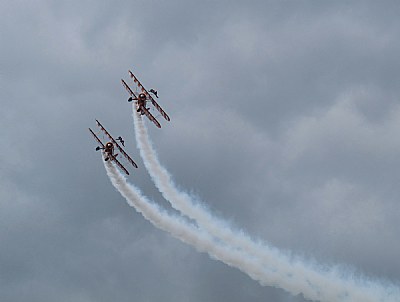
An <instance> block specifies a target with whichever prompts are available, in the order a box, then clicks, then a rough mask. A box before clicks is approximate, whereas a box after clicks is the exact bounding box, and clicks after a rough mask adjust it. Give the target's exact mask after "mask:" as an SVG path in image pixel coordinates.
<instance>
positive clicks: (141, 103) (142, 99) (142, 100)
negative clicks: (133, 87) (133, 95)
mask: <svg viewBox="0 0 400 302" xmlns="http://www.w3.org/2000/svg"><path fill="white" fill-rule="evenodd" d="M146 101H147V97H146V95H145V94H144V93H140V94H139V97H138V98H137V100H136V105H137V109H138V110H140V111H143V110H142V108H146Z"/></svg>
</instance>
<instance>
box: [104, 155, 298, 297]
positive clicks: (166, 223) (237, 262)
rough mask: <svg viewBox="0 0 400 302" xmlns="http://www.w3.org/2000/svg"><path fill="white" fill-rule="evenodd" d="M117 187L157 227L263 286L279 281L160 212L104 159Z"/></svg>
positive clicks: (232, 251) (271, 273)
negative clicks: (236, 269)
mask: <svg viewBox="0 0 400 302" xmlns="http://www.w3.org/2000/svg"><path fill="white" fill-rule="evenodd" d="M104 166H105V168H106V171H107V175H108V176H109V178H110V180H111V182H112V184H113V185H114V187H115V188H116V189H117V190H118V191H119V192H120V193H121V195H122V196H123V197H124V198H125V199H126V200H127V202H128V204H129V205H130V206H132V207H134V208H135V209H136V210H137V211H138V212H139V213H141V214H142V215H143V216H144V217H145V218H146V219H147V220H149V221H150V222H151V223H152V224H153V225H154V226H156V227H157V228H159V229H162V230H164V231H166V232H169V233H170V234H171V235H173V236H174V237H176V238H178V239H180V240H181V241H183V242H185V243H187V244H190V245H192V246H194V247H195V248H196V249H197V250H198V251H200V252H206V253H208V254H209V255H210V256H211V257H212V258H214V259H217V260H220V261H222V262H224V263H225V264H227V265H229V266H232V267H235V268H238V269H239V270H241V271H242V272H244V273H246V274H247V275H248V276H249V277H251V278H252V279H254V280H256V281H258V282H259V283H260V284H261V285H269V284H275V283H279V282H278V281H279V280H277V279H276V277H275V276H274V274H275V273H274V272H266V271H264V269H263V268H262V267H261V266H259V265H258V263H257V262H255V261H254V260H253V259H251V258H250V257H248V256H246V255H244V254H243V253H241V252H240V251H237V250H233V249H230V248H228V247H226V246H224V245H222V244H221V243H218V242H215V241H214V240H213V238H212V237H210V235H209V234H207V233H204V232H203V231H201V230H199V229H198V228H197V227H195V226H193V225H190V224H189V223H187V222H186V221H184V220H183V219H182V218H181V217H176V216H171V215H169V214H168V213H166V212H164V211H161V210H160V208H159V207H158V206H157V205H155V204H154V203H151V202H150V201H149V200H147V198H146V197H145V196H143V195H142V194H141V192H140V190H139V189H137V188H136V187H135V186H133V185H131V184H129V183H127V181H126V179H125V177H124V176H123V175H122V174H121V173H120V172H119V170H118V169H116V168H115V167H114V165H113V164H112V163H110V162H104ZM291 283H292V284H291V285H290V287H291V291H292V293H293V294H294V295H297V294H299V293H300V291H299V289H297V288H296V287H297V286H296V284H295V282H291Z"/></svg>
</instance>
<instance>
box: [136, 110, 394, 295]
mask: <svg viewBox="0 0 400 302" xmlns="http://www.w3.org/2000/svg"><path fill="white" fill-rule="evenodd" d="M133 112H134V113H133V117H134V123H135V132H136V141H137V144H138V146H139V149H140V154H141V157H142V158H143V161H144V164H145V166H146V169H147V170H148V171H149V174H150V176H151V178H152V179H153V181H154V183H155V184H156V187H157V188H158V189H159V191H160V192H161V193H162V195H163V196H164V198H165V199H167V200H168V201H169V202H170V203H171V205H172V206H173V207H174V208H175V209H177V210H179V211H180V212H181V213H183V214H185V215H187V216H188V217H190V218H192V219H194V220H196V222H197V223H198V225H199V226H200V227H201V228H203V229H205V230H207V231H208V232H209V233H210V234H212V235H213V236H215V237H217V238H220V239H221V240H223V241H224V242H225V243H226V244H228V245H230V246H232V247H235V248H237V249H239V250H241V251H244V252H246V253H247V254H248V255H251V257H257V258H258V259H259V262H258V263H259V265H260V266H263V267H265V269H266V270H268V271H270V272H274V273H275V274H277V275H278V276H279V277H278V279H279V282H280V283H278V284H270V285H274V286H277V287H281V288H284V289H286V290H288V291H289V292H292V291H291V290H290V289H289V287H290V285H289V284H288V280H289V279H290V280H293V279H295V280H296V282H297V286H298V287H299V289H298V290H300V292H302V293H303V295H304V296H305V297H306V298H308V299H313V300H320V301H338V300H339V298H340V299H341V300H343V301H347V300H348V301H400V300H399V299H400V298H397V300H388V299H393V298H394V299H396V297H399V296H400V295H396V294H395V293H398V292H399V291H398V288H395V287H394V286H392V285H386V286H383V285H378V284H376V283H373V282H370V281H368V282H367V281H359V282H356V281H355V280H354V279H351V278H350V277H347V278H344V277H343V272H341V271H340V270H335V269H330V270H327V269H324V270H321V269H319V268H317V267H313V266H312V265H310V264H306V263H305V262H304V260H301V259H296V260H295V261H290V258H289V257H288V256H286V255H284V254H283V253H282V252H281V251H279V250H278V249H276V248H273V247H270V246H267V245H265V244H260V243H257V242H255V241H253V240H252V239H251V238H249V237H248V236H247V235H245V234H244V233H243V232H241V231H235V230H232V229H231V228H230V227H229V226H228V225H226V223H223V222H222V221H220V220H218V219H216V218H215V217H213V216H212V215H211V214H210V213H209V212H208V211H207V210H206V209H205V208H204V207H202V206H201V205H200V204H195V203H193V201H192V198H191V197H190V196H189V195H188V194H187V193H185V192H181V191H180V190H178V189H177V187H176V185H175V184H174V182H173V181H172V177H171V175H170V174H169V173H168V171H167V170H166V169H165V168H164V167H163V166H161V164H160V162H159V160H158V158H157V155H156V152H155V150H154V148H153V146H152V144H151V142H150V141H149V139H148V135H147V129H146V127H145V125H144V124H143V121H142V119H141V116H140V115H138V114H137V113H136V110H134V111H133ZM361 283H363V284H361ZM310 287H312V288H313V290H314V292H313V293H307V292H308V290H309V288H310ZM360 291H361V292H362V291H363V292H364V293H367V292H368V294H366V295H365V297H364V298H362V300H359V299H358V298H359V295H361V293H360ZM292 293H293V292H292ZM373 297H374V298H373ZM378 297H381V298H378ZM383 297H384V298H383ZM360 299H361V297H360ZM368 299H369V300H368Z"/></svg>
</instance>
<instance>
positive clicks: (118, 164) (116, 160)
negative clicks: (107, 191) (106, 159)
mask: <svg viewBox="0 0 400 302" xmlns="http://www.w3.org/2000/svg"><path fill="white" fill-rule="evenodd" d="M111 160H112V161H114V162H115V163H116V164H117V166H118V167H119V168H120V169H121V170H122V171H124V172H125V173H126V175H129V172H128V170H127V169H125V167H124V166H123V165H122V164H121V163H120V162H119V161H118V159H117V158H116V157H115V155H113V156H112V157H111ZM136 168H137V167H136Z"/></svg>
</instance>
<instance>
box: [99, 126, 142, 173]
mask: <svg viewBox="0 0 400 302" xmlns="http://www.w3.org/2000/svg"><path fill="white" fill-rule="evenodd" d="M96 122H97V126H99V127H100V129H101V130H102V131H104V133H105V134H106V135H107V136H108V138H109V139H110V140H111V141H112V142H113V144H114V145H115V146H117V148H118V150H119V151H120V152H121V153H122V155H123V156H124V157H125V158H126V159H127V160H128V161H129V162H130V163H131V164H132V166H134V167H135V168H137V167H138V166H137V164H136V163H135V162H134V161H133V159H132V158H131V157H130V156H129V155H128V154H127V153H126V152H125V151H124V149H122V147H121V146H120V145H119V144H118V143H117V142H116V140H115V139H114V138H113V137H112V136H111V134H110V133H108V131H107V130H106V129H105V128H104V127H103V126H102V124H100V122H99V121H98V120H96ZM115 160H116V159H115ZM116 161H117V160H116Z"/></svg>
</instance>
